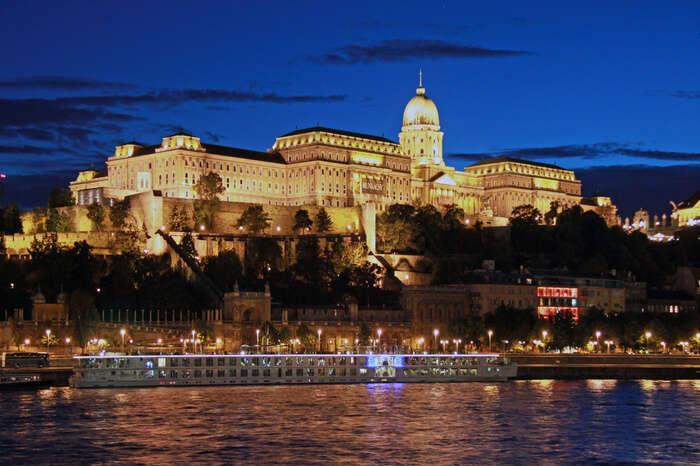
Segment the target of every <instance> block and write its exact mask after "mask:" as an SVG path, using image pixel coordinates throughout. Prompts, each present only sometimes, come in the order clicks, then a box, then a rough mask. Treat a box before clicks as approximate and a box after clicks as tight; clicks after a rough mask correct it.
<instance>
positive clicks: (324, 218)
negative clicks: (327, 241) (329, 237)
mask: <svg viewBox="0 0 700 466" xmlns="http://www.w3.org/2000/svg"><path fill="white" fill-rule="evenodd" d="M331 228H333V220H332V219H331V216H330V215H328V212H326V209H325V207H321V209H320V210H319V211H318V214H316V231H317V232H319V233H325V232H327V231H330V230H331Z"/></svg>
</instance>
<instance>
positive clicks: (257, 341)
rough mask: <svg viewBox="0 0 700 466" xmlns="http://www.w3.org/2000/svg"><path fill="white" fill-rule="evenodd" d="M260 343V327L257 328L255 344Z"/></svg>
mask: <svg viewBox="0 0 700 466" xmlns="http://www.w3.org/2000/svg"><path fill="white" fill-rule="evenodd" d="M259 345H260V329H259V328H256V329H255V346H259Z"/></svg>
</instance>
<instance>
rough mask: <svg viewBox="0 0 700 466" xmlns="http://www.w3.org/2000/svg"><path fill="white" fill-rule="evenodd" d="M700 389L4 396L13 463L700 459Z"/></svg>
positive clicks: (580, 385) (323, 388) (686, 384)
mask: <svg viewBox="0 0 700 466" xmlns="http://www.w3.org/2000/svg"><path fill="white" fill-rule="evenodd" d="M699 390H700V383H698V382H697V381H673V382H669V381H613V380H587V381H517V382H509V383H502V384H491V383H483V384H482V383H473V384H369V385H315V386H314V385H310V386H278V387H193V388H189V387H182V388H152V389H104V390H72V389H69V388H61V389H47V390H41V391H35V392H6V393H0V406H2V410H0V422H1V423H2V424H1V425H2V426H3V429H2V430H0V444H2V445H3V446H4V448H3V457H2V460H0V462H2V463H23V462H32V463H64V464H65V463H78V462H80V463H85V462H88V463H97V462H124V463H143V462H148V463H151V462H158V463H172V462H176V463H183V462H250V463H328V462H331V463H343V462H347V463H365V464H369V463H377V462H382V463H411V464H416V463H435V462H438V463H477V462H478V463H503V462H509V463H513V462H514V463H534V462H537V463H544V464H555V463H585V464H590V463H611V462H613V463H614V462H640V461H645V462H658V463H669V462H672V463H676V464H677V463H687V464H692V463H698V462H700V446H699V445H698V442H697V439H698V438H700V407H699V406H698V404H697V399H698V394H700V392H699Z"/></svg>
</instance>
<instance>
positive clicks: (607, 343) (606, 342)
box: [605, 340, 612, 353]
mask: <svg viewBox="0 0 700 466" xmlns="http://www.w3.org/2000/svg"><path fill="white" fill-rule="evenodd" d="M605 344H606V345H608V353H609V352H610V345H611V344H612V341H611V340H605Z"/></svg>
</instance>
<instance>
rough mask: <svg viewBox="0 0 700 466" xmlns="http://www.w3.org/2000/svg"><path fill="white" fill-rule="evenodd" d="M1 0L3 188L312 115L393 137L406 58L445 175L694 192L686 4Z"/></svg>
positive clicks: (22, 194)
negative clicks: (523, 161) (498, 171)
mask: <svg viewBox="0 0 700 466" xmlns="http://www.w3.org/2000/svg"><path fill="white" fill-rule="evenodd" d="M198 3H202V4H204V6H202V5H195V3H194V2H186V1H180V2H179V1H170V2H168V3H167V4H166V3H164V2H148V1H146V2H144V1H141V2H129V1H123V2H119V3H112V2H71V1H65V2H38V1H35V2H3V3H2V4H0V17H2V18H3V28H2V30H0V41H1V43H2V44H4V46H3V47H0V63H1V64H2V65H0V170H2V171H3V172H5V173H7V174H8V185H7V189H8V197H9V198H11V199H16V200H18V201H20V202H21V204H22V205H24V206H26V207H29V206H32V205H38V204H44V203H45V199H46V195H47V193H48V191H49V190H50V189H51V188H52V187H54V186H56V185H63V184H65V183H66V182H67V181H68V180H69V179H71V178H74V177H75V173H76V171H77V170H78V169H81V168H85V167H89V166H90V165H91V164H94V165H95V166H96V167H100V166H101V165H102V164H103V162H104V159H105V158H106V156H107V155H109V154H111V152H112V151H113V149H114V145H115V144H118V143H119V142H123V141H127V140H132V139H136V140H139V141H142V142H144V143H156V142H159V141H160V138H161V137H162V136H165V135H168V134H169V133H171V132H173V131H174V130H176V129H179V128H182V129H185V130H188V131H189V132H191V133H193V134H196V135H198V136H200V137H201V138H202V140H203V141H206V142H214V143H218V144H224V145H231V146H235V147H244V148H250V149H259V150H264V149H266V148H268V147H270V146H271V145H272V143H273V142H274V139H275V137H276V136H279V135H281V134H284V133H286V132H289V131H292V130H294V129H296V128H303V127H306V126H313V125H316V124H317V123H318V124H321V125H324V126H330V127H335V128H340V129H346V130H351V131H360V132H367V133H371V134H377V135H384V136H386V137H389V138H392V139H397V134H398V132H399V131H400V125H401V116H402V112H403V108H404V106H405V104H406V102H407V101H408V100H409V99H410V98H411V97H412V96H413V95H414V92H415V88H416V85H417V74H418V68H419V67H422V69H423V76H424V84H425V86H426V88H427V90H428V95H429V96H430V97H431V98H432V99H433V100H434V101H435V102H436V104H437V106H438V110H439V112H440V120H441V121H440V122H441V125H442V128H443V131H445V147H444V148H445V153H446V161H447V163H449V164H451V165H454V166H456V167H457V168H459V169H461V168H462V167H464V166H465V165H468V164H470V163H473V162H474V161H476V160H479V159H480V158H482V157H485V156H493V155H502V154H510V155H513V156H519V157H522V158H529V159H532V160H539V161H543V162H548V163H556V164H558V165H561V166H563V167H567V168H573V169H575V170H576V173H577V174H578V175H579V177H580V178H581V179H582V180H583V181H584V193H585V194H592V193H594V192H595V191H600V192H603V193H607V194H610V195H612V196H613V200H614V201H615V202H616V203H617V204H618V206H619V207H620V208H621V209H622V212H623V214H626V215H631V214H632V212H633V211H634V210H636V209H637V208H639V207H646V208H647V209H649V210H650V211H652V212H658V213H662V212H664V211H668V208H669V207H670V206H669V205H668V201H669V200H674V201H680V200H683V199H685V198H688V197H690V195H691V194H692V193H693V192H694V191H695V190H697V189H698V187H699V184H700V183H698V181H697V180H698V176H699V175H700V131H698V122H699V118H698V117H699V116H700V82H698V76H700V54H698V48H699V46H700V14H699V13H700V3H698V2H663V3H662V2H651V1H649V2H644V1H641V2H640V1H637V2H610V1H608V2H599V3H598V2H585V7H584V6H569V5H566V3H570V2H465V1H459V2H457V1H455V2H452V1H444V2H425V1H422V2H396V3H388V2H387V3H383V2H344V3H338V4H335V3H332V2H198Z"/></svg>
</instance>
